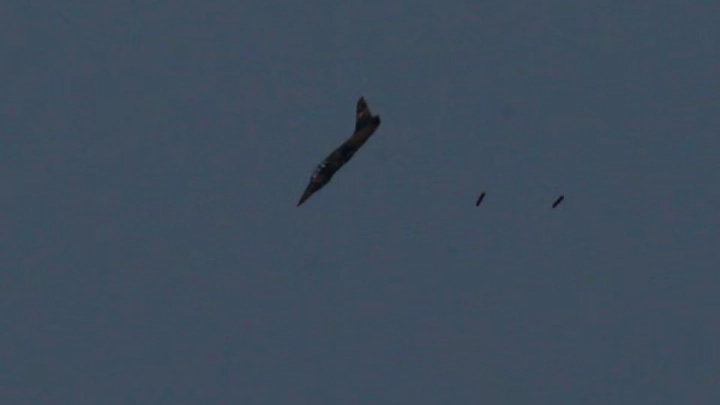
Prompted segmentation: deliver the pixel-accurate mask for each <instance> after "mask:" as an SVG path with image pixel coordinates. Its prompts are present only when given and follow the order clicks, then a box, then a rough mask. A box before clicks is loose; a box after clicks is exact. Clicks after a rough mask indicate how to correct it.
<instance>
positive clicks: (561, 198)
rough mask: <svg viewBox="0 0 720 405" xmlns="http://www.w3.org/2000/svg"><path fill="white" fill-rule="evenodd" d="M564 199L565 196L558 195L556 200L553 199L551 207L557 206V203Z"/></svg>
mask: <svg viewBox="0 0 720 405" xmlns="http://www.w3.org/2000/svg"><path fill="white" fill-rule="evenodd" d="M564 199H565V196H564V195H561V196H560V197H558V199H557V200H555V202H554V203H553V206H552V207H553V208H555V207H557V206H558V204H560V203H561V202H562V200H564Z"/></svg>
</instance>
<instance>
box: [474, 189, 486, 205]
mask: <svg viewBox="0 0 720 405" xmlns="http://www.w3.org/2000/svg"><path fill="white" fill-rule="evenodd" d="M483 198H485V192H484V191H483V192H482V194H480V197H478V199H477V201H476V202H475V206H476V207H479V206H480V203H481V202H482V200H483Z"/></svg>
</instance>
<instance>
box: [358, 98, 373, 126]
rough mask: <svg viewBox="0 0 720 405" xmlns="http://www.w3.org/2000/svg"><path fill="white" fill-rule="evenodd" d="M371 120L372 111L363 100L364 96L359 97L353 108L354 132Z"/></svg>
mask: <svg viewBox="0 0 720 405" xmlns="http://www.w3.org/2000/svg"><path fill="white" fill-rule="evenodd" d="M372 122H373V116H372V113H370V109H369V108H368V106H367V103H366V102H365V97H360V99H359V100H358V102H357V107H356V108H355V132H357V131H359V130H361V129H362V128H363V127H365V126H366V125H368V124H371V123H372Z"/></svg>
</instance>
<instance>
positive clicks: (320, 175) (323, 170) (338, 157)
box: [297, 97, 380, 206]
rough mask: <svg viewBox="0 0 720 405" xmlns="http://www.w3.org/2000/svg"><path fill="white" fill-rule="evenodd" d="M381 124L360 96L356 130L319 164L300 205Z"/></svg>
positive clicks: (345, 161)
mask: <svg viewBox="0 0 720 405" xmlns="http://www.w3.org/2000/svg"><path fill="white" fill-rule="evenodd" d="M379 126H380V116H379V115H372V114H371V113H370V109H369V108H368V106H367V103H366V102H365V99H364V98H363V97H360V99H359V100H358V102H357V107H356V117H355V132H354V133H353V134H352V136H351V137H350V138H349V139H348V140H346V141H345V142H344V143H343V144H342V145H340V146H339V147H338V148H337V149H335V150H334V151H333V152H332V153H331V154H330V155H328V157H326V158H325V159H324V160H323V161H322V162H321V163H320V164H319V165H318V166H317V168H316V169H315V172H314V173H313V175H312V177H311V178H310V184H308V186H307V188H306V189H305V192H304V193H303V195H302V196H301V197H300V201H298V204H297V205H298V206H300V205H301V204H302V203H303V202H305V200H307V199H308V198H310V196H311V195H313V194H314V193H315V192H317V191H318V190H320V189H321V188H323V187H324V186H325V185H326V184H328V183H329V182H330V180H331V179H332V177H333V176H334V175H335V173H336V172H337V171H338V170H340V168H341V167H343V166H344V165H345V164H346V163H347V162H349V161H350V159H352V157H353V156H354V155H355V153H357V151H358V150H359V149H360V148H361V147H362V146H363V145H364V144H365V142H367V140H368V139H370V137H371V136H372V135H373V134H374V133H375V130H377V128H378V127H379Z"/></svg>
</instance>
